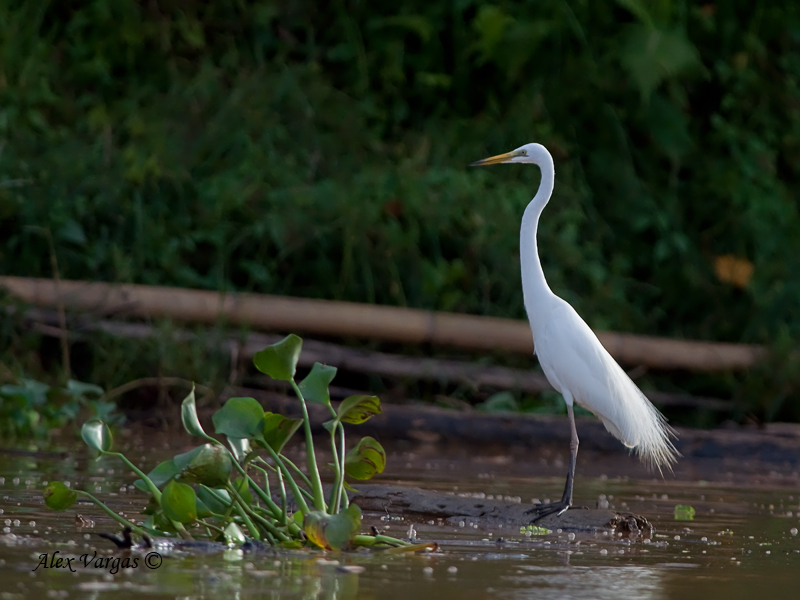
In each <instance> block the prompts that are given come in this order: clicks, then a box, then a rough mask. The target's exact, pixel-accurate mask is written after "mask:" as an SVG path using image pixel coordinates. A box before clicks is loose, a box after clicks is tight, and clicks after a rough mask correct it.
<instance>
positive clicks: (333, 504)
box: [328, 427, 344, 515]
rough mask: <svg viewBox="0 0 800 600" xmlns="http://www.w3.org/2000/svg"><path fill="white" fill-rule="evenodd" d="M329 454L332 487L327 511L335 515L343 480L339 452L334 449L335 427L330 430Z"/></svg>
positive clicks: (337, 509) (337, 510)
mask: <svg viewBox="0 0 800 600" xmlns="http://www.w3.org/2000/svg"><path fill="white" fill-rule="evenodd" d="M331 454H333V472H334V477H333V487H332V488H331V499H330V502H329V503H328V512H329V513H330V514H332V515H335V514H336V513H338V512H339V484H340V483H341V482H343V481H344V473H343V472H342V468H341V465H339V452H338V450H337V449H336V427H334V428H333V431H331Z"/></svg>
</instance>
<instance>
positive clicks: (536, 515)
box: [525, 500, 572, 523]
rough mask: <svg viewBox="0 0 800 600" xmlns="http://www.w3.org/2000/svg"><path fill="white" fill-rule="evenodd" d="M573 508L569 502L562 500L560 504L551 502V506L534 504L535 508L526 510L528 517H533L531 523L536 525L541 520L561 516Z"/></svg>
mask: <svg viewBox="0 0 800 600" xmlns="http://www.w3.org/2000/svg"><path fill="white" fill-rule="evenodd" d="M570 506H572V505H571V504H569V503H568V502H564V501H563V500H560V501H558V502H551V503H550V504H534V505H533V508H531V509H530V510H526V511H525V514H526V515H532V519H531V523H536V521H538V520H539V519H544V518H545V517H546V516H548V515H556V514H557V515H560V514H563V513H565V512H567V510H568V509H569V508H570Z"/></svg>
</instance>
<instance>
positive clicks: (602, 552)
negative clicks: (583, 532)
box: [600, 548, 608, 554]
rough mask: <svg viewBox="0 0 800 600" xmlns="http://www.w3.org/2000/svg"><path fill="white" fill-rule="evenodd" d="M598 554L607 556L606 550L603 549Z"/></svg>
mask: <svg viewBox="0 0 800 600" xmlns="http://www.w3.org/2000/svg"><path fill="white" fill-rule="evenodd" d="M600 554H608V550H606V549H605V548H603V549H602V550H600Z"/></svg>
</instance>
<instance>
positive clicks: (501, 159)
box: [469, 150, 524, 167]
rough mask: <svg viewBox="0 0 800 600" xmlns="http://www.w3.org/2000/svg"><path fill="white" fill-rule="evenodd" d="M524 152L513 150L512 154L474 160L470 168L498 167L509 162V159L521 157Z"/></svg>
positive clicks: (507, 153)
mask: <svg viewBox="0 0 800 600" xmlns="http://www.w3.org/2000/svg"><path fill="white" fill-rule="evenodd" d="M523 154H524V152H523V151H522V150H514V151H513V152H506V153H505V154H498V155H497V156H490V157H489V158H484V159H483V160H476V161H475V162H474V163H470V165H469V166H470V167H485V166H486V165H499V164H500V163H506V162H511V159H513V158H516V157H517V156H522V155H523Z"/></svg>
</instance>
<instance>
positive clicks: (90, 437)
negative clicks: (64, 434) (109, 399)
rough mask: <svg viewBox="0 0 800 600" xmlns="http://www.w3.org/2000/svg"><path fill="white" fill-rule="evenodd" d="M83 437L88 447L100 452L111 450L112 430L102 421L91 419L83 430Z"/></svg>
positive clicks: (84, 425)
mask: <svg viewBox="0 0 800 600" xmlns="http://www.w3.org/2000/svg"><path fill="white" fill-rule="evenodd" d="M81 437H82V438H83V441H84V442H86V445H87V446H89V448H92V449H93V450H97V451H98V452H108V451H109V450H111V441H112V438H111V430H110V429H109V428H108V425H106V424H105V423H103V422H102V421H101V420H100V419H90V420H89V421H86V423H84V424H83V427H82V428H81Z"/></svg>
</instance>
